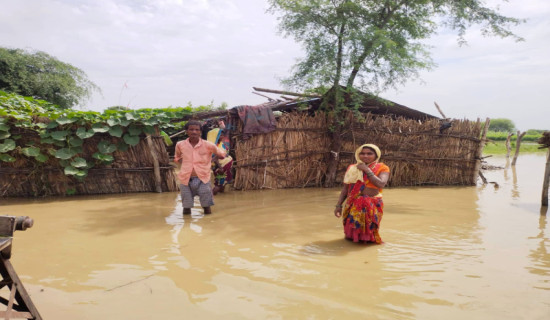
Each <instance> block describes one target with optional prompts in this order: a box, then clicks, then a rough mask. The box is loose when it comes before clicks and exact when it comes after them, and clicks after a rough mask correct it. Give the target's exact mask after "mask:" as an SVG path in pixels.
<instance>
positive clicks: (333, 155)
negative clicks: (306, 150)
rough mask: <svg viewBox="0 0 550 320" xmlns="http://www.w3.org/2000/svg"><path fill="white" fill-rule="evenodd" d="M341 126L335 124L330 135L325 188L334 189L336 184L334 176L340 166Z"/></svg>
mask: <svg viewBox="0 0 550 320" xmlns="http://www.w3.org/2000/svg"><path fill="white" fill-rule="evenodd" d="M341 135H342V126H341V125H340V124H337V125H336V127H335V129H334V131H333V132H332V134H331V143H330V154H329V155H328V157H329V159H328V163H327V176H326V179H325V188H331V187H334V186H335V184H336V174H337V173H338V166H339V164H340V151H341V150H342V138H341Z"/></svg>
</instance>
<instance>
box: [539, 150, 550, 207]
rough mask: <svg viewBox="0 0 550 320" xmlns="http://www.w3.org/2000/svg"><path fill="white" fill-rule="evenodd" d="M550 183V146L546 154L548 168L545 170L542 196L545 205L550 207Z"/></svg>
mask: <svg viewBox="0 0 550 320" xmlns="http://www.w3.org/2000/svg"><path fill="white" fill-rule="evenodd" d="M549 183H550V148H549V149H548V154H547V155H546V169H545V170H544V182H543V183H542V198H541V203H542V205H543V206H545V207H548V184H549Z"/></svg>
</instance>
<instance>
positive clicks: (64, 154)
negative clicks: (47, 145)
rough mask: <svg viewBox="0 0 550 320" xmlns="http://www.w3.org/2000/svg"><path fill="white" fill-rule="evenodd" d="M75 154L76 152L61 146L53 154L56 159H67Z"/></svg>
mask: <svg viewBox="0 0 550 320" xmlns="http://www.w3.org/2000/svg"><path fill="white" fill-rule="evenodd" d="M75 155H76V152H75V151H74V150H72V149H69V148H61V149H59V150H57V151H55V154H54V156H55V157H56V158H58V159H63V160H68V159H70V158H72V157H74V156H75Z"/></svg>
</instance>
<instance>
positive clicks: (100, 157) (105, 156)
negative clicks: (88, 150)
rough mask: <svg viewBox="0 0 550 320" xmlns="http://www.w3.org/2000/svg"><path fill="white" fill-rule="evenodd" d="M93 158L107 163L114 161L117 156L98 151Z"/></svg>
mask: <svg viewBox="0 0 550 320" xmlns="http://www.w3.org/2000/svg"><path fill="white" fill-rule="evenodd" d="M92 158H94V159H97V160H99V161H101V162H103V163H105V164H110V163H111V162H113V161H114V160H115V158H113V156H112V155H110V154H102V153H99V152H96V153H94V154H93V155H92Z"/></svg>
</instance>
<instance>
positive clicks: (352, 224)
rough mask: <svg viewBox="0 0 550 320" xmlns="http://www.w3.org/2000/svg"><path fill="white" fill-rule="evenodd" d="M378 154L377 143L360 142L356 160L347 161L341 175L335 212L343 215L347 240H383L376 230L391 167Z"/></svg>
mask: <svg viewBox="0 0 550 320" xmlns="http://www.w3.org/2000/svg"><path fill="white" fill-rule="evenodd" d="M380 156H381V153H380V149H379V148H378V147H377V146H375V145H373V144H364V145H362V146H360V147H359V148H357V150H356V151H355V159H356V160H357V163H356V164H352V165H350V166H349V167H348V169H347V171H346V175H345V176H344V186H343V187H342V191H341V192H340V197H339V198H338V203H337V204H336V209H334V215H335V216H336V217H338V218H339V217H342V222H343V224H344V234H345V237H346V239H347V240H350V241H353V242H360V241H361V242H374V243H378V244H380V243H382V239H381V238H380V234H379V233H378V230H379V229H380V222H381V221H382V215H383V213H384V202H383V201H382V188H383V187H384V186H385V185H386V183H387V182H388V179H389V177H390V168H388V166H386V165H385V164H383V163H380V162H378V161H379V160H380ZM344 201H345V203H344Z"/></svg>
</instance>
